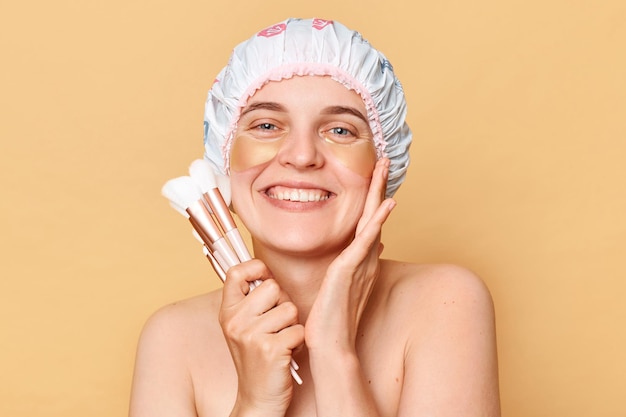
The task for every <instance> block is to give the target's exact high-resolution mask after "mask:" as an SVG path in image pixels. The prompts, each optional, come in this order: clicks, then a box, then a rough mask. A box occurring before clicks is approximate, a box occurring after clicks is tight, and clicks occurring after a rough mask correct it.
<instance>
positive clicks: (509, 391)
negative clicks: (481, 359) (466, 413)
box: [0, 0, 626, 417]
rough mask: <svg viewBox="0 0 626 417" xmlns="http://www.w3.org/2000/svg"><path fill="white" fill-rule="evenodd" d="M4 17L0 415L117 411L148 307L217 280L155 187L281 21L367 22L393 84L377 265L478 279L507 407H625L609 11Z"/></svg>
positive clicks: (358, 7) (153, 7) (353, 7)
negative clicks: (400, 129)
mask: <svg viewBox="0 0 626 417" xmlns="http://www.w3.org/2000/svg"><path fill="white" fill-rule="evenodd" d="M7 3H9V2H8V1H7V2H3V4H2V5H1V6H0V42H1V54H0V57H1V58H0V59H1V63H0V74H1V77H0V80H1V81H0V83H1V85H0V106H1V107H0V118H1V123H0V135H1V137H0V140H1V142H0V166H1V169H2V175H1V178H0V186H1V187H0V189H1V190H2V197H1V198H0V221H1V222H2V223H1V234H0V236H1V237H0V254H1V255H0V256H1V257H2V260H1V263H0V276H1V281H0V318H1V320H2V326H1V331H0V349H1V355H0V415H3V416H13V417H18V416H40V415H41V416H43V415H45V416H93V417H98V416H103V417H104V416H119V415H125V414H126V407H127V402H128V395H129V385H130V379H131V373H132V366H133V357H134V349H135V345H136V339H137V335H138V333H139V331H140V328H141V325H142V323H143V322H144V321H145V319H146V318H147V316H148V315H149V314H150V313H151V312H152V311H154V310H155V309H156V308H158V307H159V306H161V305H163V304H165V303H167V302H170V301H174V300H177V299H180V298H183V297H188V296H191V295H194V294H198V293H201V292H204V291H207V290H210V289H213V288H216V287H217V286H218V285H219V283H218V280H217V279H216V278H215V277H214V275H213V274H212V272H211V270H210V267H209V264H208V262H207V261H206V260H205V259H204V258H203V256H202V255H201V251H200V248H199V246H198V245H197V244H196V242H195V241H194V239H193V238H192V237H191V235H190V233H189V231H190V229H189V227H188V226H187V224H186V223H185V221H184V220H183V218H182V217H180V216H179V215H178V214H177V213H175V212H174V211H173V210H171V209H170V208H169V207H168V205H167V202H166V201H165V199H163V198H162V197H161V196H160V187H161V185H162V184H163V183H164V182H165V181H166V180H167V179H169V178H171V177H174V176H178V175H182V174H184V173H185V171H186V168H187V165H188V164H189V162H191V161H192V160H193V159H195V158H197V157H199V156H201V154H202V144H201V134H202V110H203V104H204V99H205V95H206V91H207V89H208V87H209V86H210V84H211V82H212V80H213V77H214V76H215V75H216V74H217V72H218V70H219V69H220V68H221V67H222V66H223V65H224V64H225V63H226V60H227V57H228V54H229V51H230V49H231V48H232V47H233V46H234V45H235V43H236V42H239V41H241V40H243V39H244V38H246V37H248V36H249V35H251V34H252V33H253V32H254V31H256V30H258V29H261V28H263V27H264V26H266V25H269V24H271V23H274V22H275V21H278V20H282V19H283V18H285V17H288V16H290V15H294V16H305V17H311V16H317V17H325V18H332V19H337V20H339V21H342V22H343V23H345V24H347V25H349V26H351V27H354V28H357V29H359V30H360V31H361V32H362V33H363V34H364V35H365V37H366V38H368V39H369V40H370V41H371V42H372V43H373V44H374V45H375V46H377V47H378V48H380V49H382V50H383V51H385V52H386V54H387V55H388V57H389V58H390V60H391V61H392V63H393V64H394V66H395V68H396V71H397V73H398V74H399V76H400V77H401V80H402V81H403V84H404V86H405V89H406V91H407V94H408V97H409V106H410V116H409V120H410V122H411V125H412V127H413V130H414V133H415V139H416V141H415V144H414V146H413V148H412V150H411V153H412V157H413V164H412V167H411V170H410V174H409V177H408V179H407V181H406V183H405V184H404V186H403V187H402V188H401V189H400V192H399V193H398V194H397V200H398V207H397V209H396V211H395V212H394V213H393V216H392V218H391V219H390V220H389V222H388V224H387V226H386V230H385V233H384V240H385V242H386V253H385V254H386V256H389V257H395V258H400V259H404V260H411V261H417V262H453V263H458V264H462V265H465V266H467V267H469V268H471V269H473V270H474V271H476V272H477V273H478V274H480V275H481V276H482V277H483V278H484V280H485V281H486V282H487V284H488V285H489V287H490V288H491V291H492V293H493V296H494V299H495V303H496V309H497V317H498V342H499V355H500V372H501V391H502V405H503V411H504V415H506V416H511V417H522V416H546V417H547V416H550V417H554V416H569V417H572V416H606V417H608V416H616V417H617V416H624V415H626V401H624V399H623V398H624V397H623V395H624V392H625V391H626V359H625V355H626V330H625V323H626V301H625V298H626V279H625V278H626V262H625V260H624V258H625V257H624V252H625V246H626V244H625V239H626V220H625V219H624V213H625V212H626V190H625V186H624V185H625V178H626V168H625V163H624V160H625V158H626V121H625V119H626V117H625V116H626V81H625V80H626V76H625V74H626V58H625V56H626V3H625V2H624V1H622V0H604V1H595V2H593V1H572V0H567V1H566V0H562V1H557V0H548V1H545V0H543V1H539V0H530V1H521V0H520V1H496V0H477V1H467V2H461V1H450V0H443V1H435V2H432V1H429V2H425V1H424V2H419V1H413V0H406V1H399V0H395V1H394V0H389V1H384V2H374V1H369V0H359V1H356V0H342V1H336V0H318V1H315V2H309V3H311V5H295V4H296V3H300V2H295V1H292V0H285V1H271V0H268V1H262V2H261V1H256V0H255V1H252V0H248V1H228V2H226V1H224V2H217V1H200V0H182V1H159V0H157V1H154V0H152V1H148V0H134V1H129V0H108V1H106V2H105V1H96V0H82V1H79V0H76V1H69V0H56V1H28V0H25V1H20V2H17V1H14V2H10V3H11V4H10V5H9V4H7ZM407 319H408V318H407Z"/></svg>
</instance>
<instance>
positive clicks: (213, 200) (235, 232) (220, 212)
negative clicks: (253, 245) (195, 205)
mask: <svg viewBox="0 0 626 417" xmlns="http://www.w3.org/2000/svg"><path fill="white" fill-rule="evenodd" d="M204 199H205V201H206V202H207V203H208V204H209V207H211V210H212V211H213V213H214V214H215V217H216V218H217V221H218V222H219V224H220V226H221V227H222V230H223V231H224V234H225V235H226V237H227V238H228V241H229V242H230V244H231V245H232V247H233V249H235V252H236V253H237V256H238V257H239V260H240V261H241V262H245V261H249V260H250V259H252V256H250V252H249V251H248V248H247V247H246V244H245V243H244V241H243V238H242V237H241V233H239V229H237V224H236V223H235V220H234V219H233V216H232V215H231V214H230V210H229V209H228V206H227V205H226V201H224V197H222V193H220V190H219V188H217V187H216V188H212V189H210V190H208V191H207V192H206V193H204Z"/></svg>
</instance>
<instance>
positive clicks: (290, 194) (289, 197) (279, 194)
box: [267, 190, 328, 203]
mask: <svg viewBox="0 0 626 417" xmlns="http://www.w3.org/2000/svg"><path fill="white" fill-rule="evenodd" d="M267 195H268V196H269V197H270V198H274V199H276V200H286V201H297V202H300V203H307V202H310V201H311V202H313V201H324V200H328V194H326V193H325V192H323V191H313V190H308V191H307V190H291V191H283V190H275V191H273V192H269V193H268V194H267Z"/></svg>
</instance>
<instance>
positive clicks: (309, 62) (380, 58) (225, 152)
mask: <svg viewBox="0 0 626 417" xmlns="http://www.w3.org/2000/svg"><path fill="white" fill-rule="evenodd" d="M304 75H318V76H329V77H331V78H332V79H334V80H335V81H337V82H339V83H341V84H343V85H344V86H345V87H347V88H349V89H351V90H354V91H355V92H356V93H358V94H359V95H360V96H361V98H362V99H363V102H364V104H365V108H366V109H367V115H368V118H369V125H370V128H371V130H372V133H373V137H374V146H375V148H376V153H377V157H378V158H381V157H385V156H386V157H388V158H389V159H390V162H391V163H390V167H389V179H388V182H387V196H388V197H391V196H392V195H393V194H394V193H395V192H396V190H397V189H398V187H399V186H400V184H401V183H402V181H403V180H404V178H405V176H406V170H407V167H408V165H409V152H408V151H409V146H410V144H411V139H412V134H411V130H410V129H409V126H408V125H407V123H406V121H405V117H406V100H405V98H404V91H403V89H402V85H401V84H400V82H399V81H398V79H397V78H396V76H395V74H394V72H393V67H392V66H391V63H390V62H389V61H388V60H387V59H386V58H385V56H384V55H383V54H382V53H380V52H379V51H377V50H376V49H374V48H373V47H372V46H371V45H370V43H369V42H368V41H367V40H365V39H363V37H362V36H361V35H360V34H359V33H358V32H355V31H353V30H350V29H348V28H347V27H345V26H344V25H342V24H340V23H339V22H336V21H332V20H324V19H287V20H285V21H283V22H281V23H278V24H275V25H273V26H270V27H268V28H266V29H264V30H262V31H260V32H258V33H257V34H255V35H254V36H253V37H252V38H250V39H248V40H247V41H244V42H243V43H241V44H239V45H238V46H237V47H235V49H234V50H233V53H232V55H231V57H230V60H229V62H228V64H227V65H226V67H224V68H223V69H222V70H221V71H220V73H219V74H218V76H217V78H216V80H215V82H214V83H213V86H212V87H211V90H210V91H209V94H208V98H207V101H206V106H205V112H204V147H205V155H204V156H205V159H207V160H209V162H211V164H212V165H213V167H214V168H215V169H216V170H218V172H220V173H222V174H226V175H228V173H229V168H230V161H229V156H230V148H231V145H232V141H233V136H234V132H235V130H236V127H237V122H238V120H239V117H240V115H241V111H242V109H243V108H244V107H245V106H246V103H247V102H248V99H249V98H250V97H252V96H253V95H254V94H255V92H256V91H257V90H259V89H260V88H261V87H263V86H264V85H265V84H266V83H268V82H270V81H280V80H283V79H288V78H291V77H294V76H304Z"/></svg>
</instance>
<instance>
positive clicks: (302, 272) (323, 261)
mask: <svg viewBox="0 0 626 417" xmlns="http://www.w3.org/2000/svg"><path fill="white" fill-rule="evenodd" d="M254 254H255V257H256V258H259V259H261V260H262V261H263V262H264V263H265V264H266V265H267V267H268V268H269V269H270V271H272V275H273V276H274V279H276V281H277V282H278V284H279V285H280V287H281V288H282V289H283V290H284V291H285V292H287V294H288V295H289V298H290V299H291V301H292V302H293V303H294V304H295V305H296V306H297V307H298V311H299V315H300V322H301V323H303V324H304V323H305V322H306V318H307V317H308V315H309V311H310V310H311V306H312V305H313V302H314V301H315V299H316V297H317V293H318V291H319V289H320V286H321V285H322V281H323V280H324V277H325V276H326V270H327V269H328V265H330V263H331V262H332V261H333V260H334V259H335V258H336V257H337V255H338V254H337V253H327V254H324V255H320V256H302V255H297V254H286V253H283V252H277V251H273V250H271V249H269V248H266V247H263V246H260V245H254Z"/></svg>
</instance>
